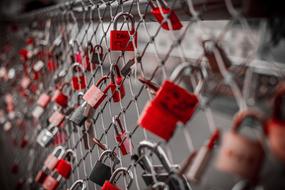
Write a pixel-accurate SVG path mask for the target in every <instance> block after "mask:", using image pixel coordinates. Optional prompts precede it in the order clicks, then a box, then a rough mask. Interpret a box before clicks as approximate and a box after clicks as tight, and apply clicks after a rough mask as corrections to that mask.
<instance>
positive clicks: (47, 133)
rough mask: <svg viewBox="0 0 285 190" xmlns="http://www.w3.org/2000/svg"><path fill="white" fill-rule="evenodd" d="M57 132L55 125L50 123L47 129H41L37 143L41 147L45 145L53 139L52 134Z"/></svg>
mask: <svg viewBox="0 0 285 190" xmlns="http://www.w3.org/2000/svg"><path fill="white" fill-rule="evenodd" d="M57 132H58V128H57V127H56V126H53V125H50V126H49V127H48V128H47V129H46V128H45V129H43V130H42V131H41V132H40V133H39V135H38V136H37V143H38V144H39V145H41V146H42V147H47V146H48V145H49V144H50V143H51V142H52V140H53V137H54V135H55V134H56V133H57Z"/></svg>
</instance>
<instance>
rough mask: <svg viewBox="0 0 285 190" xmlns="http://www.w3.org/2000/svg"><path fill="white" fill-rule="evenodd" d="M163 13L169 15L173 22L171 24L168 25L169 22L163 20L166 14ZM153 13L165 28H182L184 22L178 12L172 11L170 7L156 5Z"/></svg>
mask: <svg viewBox="0 0 285 190" xmlns="http://www.w3.org/2000/svg"><path fill="white" fill-rule="evenodd" d="M160 10H162V14H163V15H165V16H166V15H169V14H170V15H169V17H168V18H169V20H170V23H171V26H169V25H168V22H167V21H166V22H164V23H162V22H163V19H164V16H163V15H162V14H161V11H160ZM151 13H152V15H153V16H154V17H155V18H156V20H157V21H158V22H159V23H160V24H161V27H162V28H163V29H165V30H171V29H172V30H180V29H181V28H182V24H181V22H180V20H179V18H178V17H177V15H176V13H175V12H174V11H171V10H170V9H169V8H163V7H155V8H153V9H152V10H151Z"/></svg>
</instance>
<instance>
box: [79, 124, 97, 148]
mask: <svg viewBox="0 0 285 190" xmlns="http://www.w3.org/2000/svg"><path fill="white" fill-rule="evenodd" d="M92 124H93V120H92V119H87V120H86V121H85V122H84V128H83V129H82V133H83V134H82V138H83V144H84V148H85V149H86V150H89V149H90V148H91V147H92V145H93V144H94V141H93V138H94V137H95V135H94V130H93V127H92Z"/></svg>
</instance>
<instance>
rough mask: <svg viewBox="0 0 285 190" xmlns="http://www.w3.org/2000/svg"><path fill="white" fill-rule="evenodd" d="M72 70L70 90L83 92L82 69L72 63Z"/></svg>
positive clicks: (84, 84)
mask: <svg viewBox="0 0 285 190" xmlns="http://www.w3.org/2000/svg"><path fill="white" fill-rule="evenodd" d="M71 69H72V79H71V80H72V81H71V84H72V88H73V90H77V91H78V90H83V89H85V88H86V77H85V75H84V69H83V67H82V66H81V65H80V64H79V63H74V64H73V65H72V67H71Z"/></svg>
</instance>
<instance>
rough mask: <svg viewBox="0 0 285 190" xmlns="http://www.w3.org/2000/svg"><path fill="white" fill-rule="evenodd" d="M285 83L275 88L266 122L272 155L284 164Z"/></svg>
mask: <svg viewBox="0 0 285 190" xmlns="http://www.w3.org/2000/svg"><path fill="white" fill-rule="evenodd" d="M284 105H285V83H282V84H280V85H279V86H278V87H277V92H276V96H275V98H274V104H273V114H272V117H271V118H269V119H268V120H267V122H266V132H267V136H268V140H269V146H270V149H271V151H272V153H273V154H274V155H275V156H276V157H277V158H278V159H280V160H281V161H283V162H284V163H285V138H284V137H285V109H284Z"/></svg>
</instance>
